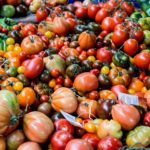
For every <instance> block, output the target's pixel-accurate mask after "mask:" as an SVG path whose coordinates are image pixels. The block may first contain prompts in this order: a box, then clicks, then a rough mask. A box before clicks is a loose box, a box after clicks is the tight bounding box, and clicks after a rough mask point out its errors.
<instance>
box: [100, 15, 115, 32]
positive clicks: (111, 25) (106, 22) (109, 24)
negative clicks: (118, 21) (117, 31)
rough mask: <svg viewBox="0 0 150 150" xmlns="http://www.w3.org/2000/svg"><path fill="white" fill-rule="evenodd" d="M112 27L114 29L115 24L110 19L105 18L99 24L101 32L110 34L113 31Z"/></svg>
mask: <svg viewBox="0 0 150 150" xmlns="http://www.w3.org/2000/svg"><path fill="white" fill-rule="evenodd" d="M114 27H115V22H114V19H113V18H112V17H106V18H105V19H103V21H102V24H101V28H102V30H106V31H109V32H111V31H113V30H114Z"/></svg>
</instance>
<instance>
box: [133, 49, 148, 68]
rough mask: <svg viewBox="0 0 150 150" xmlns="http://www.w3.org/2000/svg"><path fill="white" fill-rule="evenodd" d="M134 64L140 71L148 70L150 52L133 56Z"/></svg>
mask: <svg viewBox="0 0 150 150" xmlns="http://www.w3.org/2000/svg"><path fill="white" fill-rule="evenodd" d="M133 62H134V64H135V65H136V66H137V67H139V68H141V69H148V66H149V64H150V52H149V51H142V52H141V53H138V54H137V55H135V57H134V59H133Z"/></svg>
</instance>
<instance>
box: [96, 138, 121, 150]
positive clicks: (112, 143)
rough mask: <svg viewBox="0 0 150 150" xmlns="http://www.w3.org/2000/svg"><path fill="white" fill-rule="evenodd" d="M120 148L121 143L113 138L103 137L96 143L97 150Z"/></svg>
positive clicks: (116, 149)
mask: <svg viewBox="0 0 150 150" xmlns="http://www.w3.org/2000/svg"><path fill="white" fill-rule="evenodd" d="M120 147H122V143H121V141H119V140H118V139H117V138H114V137H110V136H108V137H105V138H103V139H102V140H100V142H99V143H98V150H118V149H119V148H120Z"/></svg>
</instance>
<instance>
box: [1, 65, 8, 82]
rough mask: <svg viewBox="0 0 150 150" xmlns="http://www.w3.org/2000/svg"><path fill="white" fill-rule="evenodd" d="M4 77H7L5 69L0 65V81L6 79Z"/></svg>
mask: <svg viewBox="0 0 150 150" xmlns="http://www.w3.org/2000/svg"><path fill="white" fill-rule="evenodd" d="M6 77H7V74H6V72H5V70H4V69H3V68H1V67H0V83H1V82H2V81H3V80H4V79H6Z"/></svg>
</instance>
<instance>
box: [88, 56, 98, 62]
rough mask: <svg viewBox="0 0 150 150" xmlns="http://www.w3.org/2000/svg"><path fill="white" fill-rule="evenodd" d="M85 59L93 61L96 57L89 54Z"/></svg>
mask: <svg viewBox="0 0 150 150" xmlns="http://www.w3.org/2000/svg"><path fill="white" fill-rule="evenodd" d="M87 60H89V61H91V62H93V63H94V62H95V60H96V58H95V57H94V56H89V57H88V58H87Z"/></svg>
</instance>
